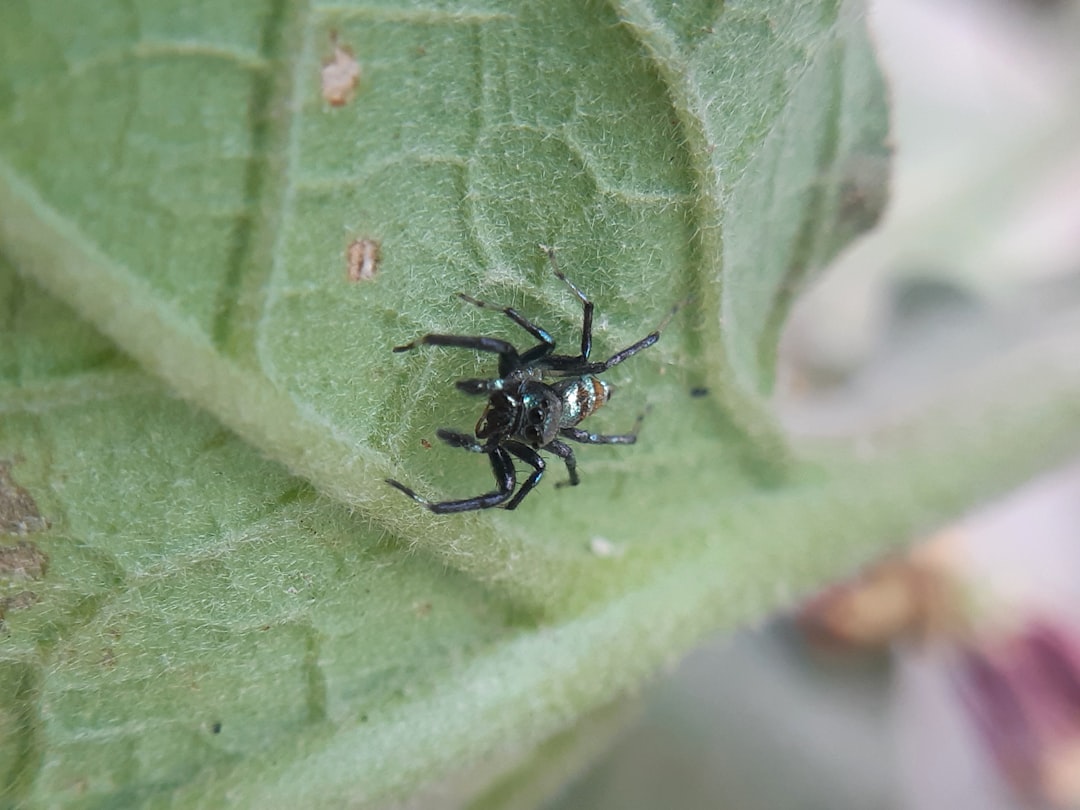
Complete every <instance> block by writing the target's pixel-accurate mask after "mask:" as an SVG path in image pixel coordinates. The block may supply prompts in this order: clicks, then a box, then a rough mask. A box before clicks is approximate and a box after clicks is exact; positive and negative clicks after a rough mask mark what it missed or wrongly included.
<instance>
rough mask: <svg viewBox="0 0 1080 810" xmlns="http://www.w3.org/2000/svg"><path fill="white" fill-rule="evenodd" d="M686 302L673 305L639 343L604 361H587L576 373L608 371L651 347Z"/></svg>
mask: <svg viewBox="0 0 1080 810" xmlns="http://www.w3.org/2000/svg"><path fill="white" fill-rule="evenodd" d="M687 300H689V299H687ZM686 303H687V301H680V302H679V303H677V304H676V305H675V306H673V307H672V308H671V310H670V311H669V312H668V314H667V315H665V316H664V320H662V321H661V322H660V325H659V326H657V327H656V329H654V330H653V331H652V332H650V333H649V334H647V335H646V336H645V337H643V338H642V339H641V340H639V341H638V342H637V343H635V344H633V345H632V346H627V347H626V348H625V349H623V350H622V351H621V352H618V353H616V354H613V355H612V356H611V357H609V358H608V359H607V360H605V361H603V362H602V363H586V364H584V365H582V366H581V369H580V371H579V372H576V373H581V374H600V373H601V372H604V371H607V370H608V369H609V368H611V367H612V366H617V365H619V363H621V362H623V361H624V360H628V359H629V358H631V357H633V356H634V355H635V354H637V353H638V352H640V351H642V350H644V349H647V348H649V347H650V346H652V345H653V344H654V343H656V341H658V340H659V339H660V333H661V332H663V331H664V329H665V328H666V327H667V325H668V323H669V322H670V321H671V319H672V318H674V317H675V313H676V312H678V311H679V310H680V309H682V308H683V306H684V305H685V304H686Z"/></svg>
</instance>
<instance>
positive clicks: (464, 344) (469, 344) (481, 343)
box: [394, 335, 521, 377]
mask: <svg viewBox="0 0 1080 810" xmlns="http://www.w3.org/2000/svg"><path fill="white" fill-rule="evenodd" d="M420 346H448V347H451V348H454V349H472V350H474V351H478V352H491V353H492V354H497V355H499V376H500V377H504V376H506V375H507V374H509V373H510V372H511V371H513V370H514V369H516V368H520V366H521V358H520V357H519V356H518V351H517V349H515V348H514V347H513V345H512V344H510V343H507V342H506V341H505V340H499V338H493V337H474V336H471V335H423V336H421V337H418V338H417V339H416V340H414V341H412V342H410V343H406V344H405V345H404V346H395V347H394V351H395V352H407V351H411V350H412V349H416V348H419V347H420Z"/></svg>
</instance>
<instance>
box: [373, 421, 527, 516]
mask: <svg viewBox="0 0 1080 810" xmlns="http://www.w3.org/2000/svg"><path fill="white" fill-rule="evenodd" d="M446 433H447V434H448V435H452V436H453V438H452V439H451V438H447V437H446V436H443V435H442V434H443V431H439V438H441V439H443V440H444V441H446V442H447V444H453V445H455V446H457V447H461V446H463V445H457V444H455V440H456V439H457V438H458V437H464V436H465V434H463V433H456V432H454V431H446ZM465 438H468V437H465ZM465 449H467V450H471V449H473V448H472V447H468V446H467V447H465ZM479 452H485V453H487V454H488V458H490V459H491V472H492V473H493V474H494V476H495V489H494V490H493V491H491V492H487V493H485V494H483V495H477V496H476V497H475V498H462V499H461V500H458V501H429V500H428V499H427V498H422V497H420V496H419V495H417V494H416V492H414V491H413V490H412V489H410V488H409V487H407V486H405V485H404V484H402V483H401V482H400V481H395V480H394V479H392V478H387V479H386V483H388V484H389V485H390V486H392V487H393V488H394V489H397V490H400V491H401V492H404V493H405V494H406V495H408V496H409V497H410V498H412V499H413V500H414V501H416V502H417V503H419V504H422V505H424V506H426V507H427V508H428V509H430V510H431V511H432V512H434V513H435V514H436V515H450V514H454V513H456V512H472V511H475V510H477V509H491V508H492V507H495V506H501V505H502V504H503V503H505V502H506V501H508V500H509V499H510V496H511V495H513V493H514V487H515V486H517V475H516V474H515V472H514V462H513V460H512V459H511V458H510V454H509V453H507V452H506V451H505V450H503V449H502V448H501V447H492V448H490V449H482V450H481V451H479ZM517 500H518V501H520V500H521V499H520V498H518V499H517ZM514 505H515V506H516V505H517V503H516V502H515V504H514Z"/></svg>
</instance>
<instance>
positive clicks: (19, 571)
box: [0, 540, 49, 580]
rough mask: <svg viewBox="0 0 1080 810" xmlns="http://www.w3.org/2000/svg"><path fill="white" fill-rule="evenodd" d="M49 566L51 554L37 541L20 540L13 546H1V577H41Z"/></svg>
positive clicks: (9, 578) (16, 578)
mask: <svg viewBox="0 0 1080 810" xmlns="http://www.w3.org/2000/svg"><path fill="white" fill-rule="evenodd" d="M48 568H49V555H48V554H46V553H45V552H44V551H42V550H41V549H40V548H38V546H37V544H36V543H31V542H30V541H29V540H20V541H19V542H18V543H16V544H15V545H13V546H0V579H7V580H27V579H41V578H42V577H43V576H45V572H46V571H47V570H48Z"/></svg>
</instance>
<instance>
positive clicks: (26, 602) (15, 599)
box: [0, 591, 41, 619]
mask: <svg viewBox="0 0 1080 810" xmlns="http://www.w3.org/2000/svg"><path fill="white" fill-rule="evenodd" d="M40 601H41V597H40V596H38V595H37V594H36V593H34V592H33V591H19V592H18V593H16V594H12V595H11V596H5V597H4V598H3V599H0V619H2V618H3V617H4V616H5V615H6V614H8V613H13V612H14V611H16V610H26V608H28V607H30V606H31V605H36V604H37V603H38V602H40Z"/></svg>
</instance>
